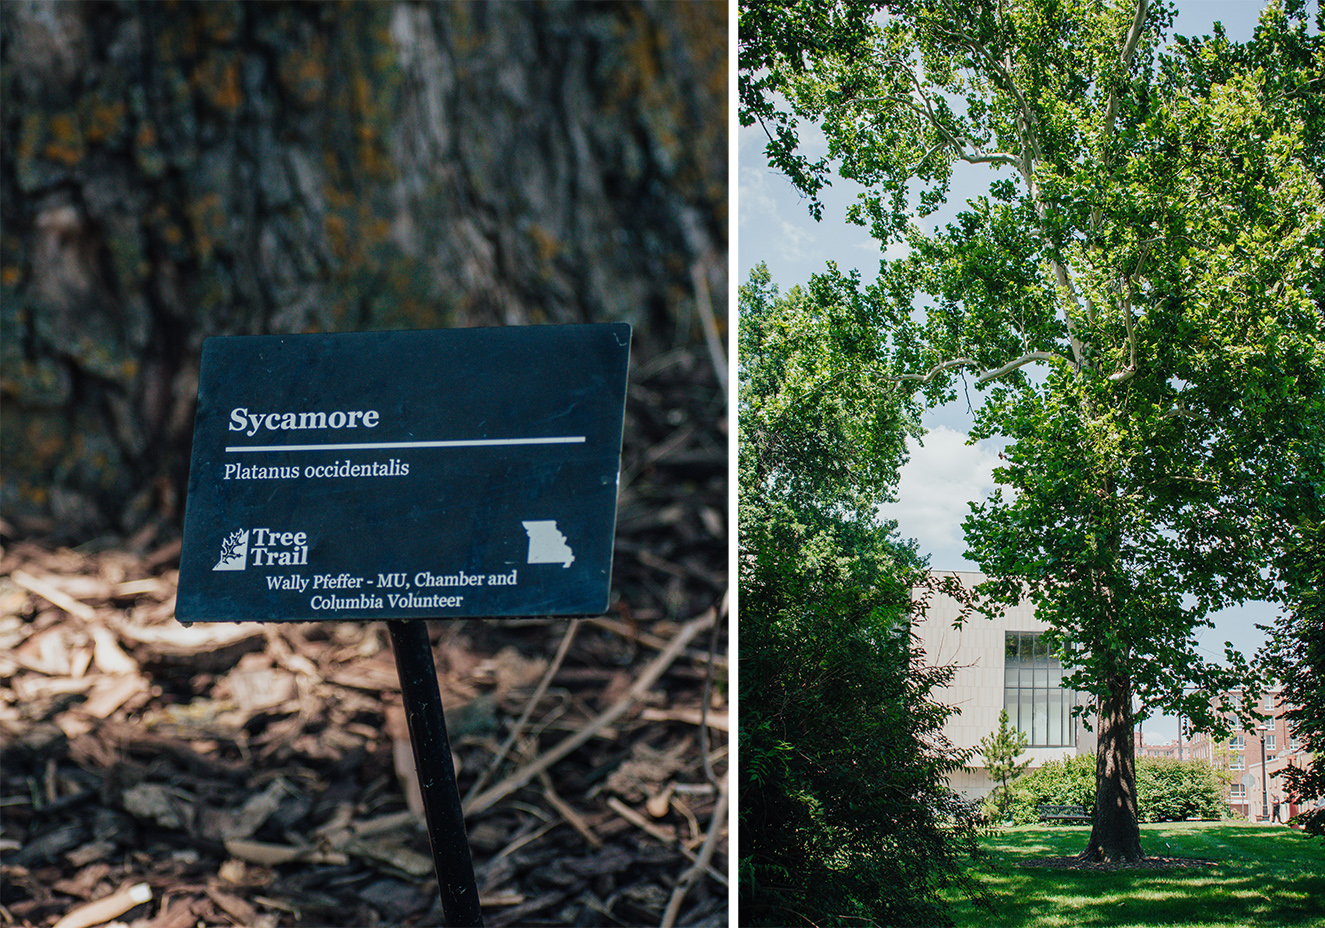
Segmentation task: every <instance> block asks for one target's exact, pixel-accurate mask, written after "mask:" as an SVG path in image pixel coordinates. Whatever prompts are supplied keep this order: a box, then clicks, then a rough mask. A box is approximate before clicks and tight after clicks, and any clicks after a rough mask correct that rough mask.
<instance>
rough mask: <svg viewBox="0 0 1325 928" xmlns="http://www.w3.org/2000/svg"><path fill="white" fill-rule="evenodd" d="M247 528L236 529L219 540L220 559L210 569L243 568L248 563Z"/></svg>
mask: <svg viewBox="0 0 1325 928" xmlns="http://www.w3.org/2000/svg"><path fill="white" fill-rule="evenodd" d="M248 531H249V530H248V529H246V528H243V529H236V530H235V531H233V532H231V533H230V534H229V536H227V537H226V539H225V540H224V541H222V542H221V559H220V560H219V561H217V562H216V566H215V567H213V568H212V570H243V569H244V568H245V567H246V566H247V564H248Z"/></svg>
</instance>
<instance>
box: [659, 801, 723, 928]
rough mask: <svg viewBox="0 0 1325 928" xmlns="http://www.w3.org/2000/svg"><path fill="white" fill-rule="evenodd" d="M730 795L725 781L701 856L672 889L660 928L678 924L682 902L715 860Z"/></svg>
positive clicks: (668, 927)
mask: <svg viewBox="0 0 1325 928" xmlns="http://www.w3.org/2000/svg"><path fill="white" fill-rule="evenodd" d="M728 795H729V794H728V791H727V783H726V781H723V782H722V783H721V784H720V785H719V787H718V801H717V803H715V804H714V806H713V815H712V817H711V818H710V819H709V830H708V835H707V836H706V837H705V838H704V846H703V847H701V848H700V849H699V857H698V858H696V860H695V862H694V864H693V865H692V866H691V867H690V869H689V870H687V871H686V872H685V873H683V874H682V875H681V879H680V880H678V881H677V883H676V887H675V888H674V889H673V890H672V897H671V898H670V899H668V900H667V910H666V911H665V912H664V913H663V919H662V922H661V923H660V925H659V928H672V926H673V925H675V924H676V917H677V916H678V915H679V914H680V913H681V903H682V902H684V901H685V897H686V895H687V894H688V893H689V892H690V887H692V886H694V885H695V883H696V882H698V881H699V877H700V875H701V874H703V873H705V872H706V871H708V870H709V869H710V868H709V863H710V861H712V860H713V852H714V851H715V850H717V848H718V836H719V835H721V834H722V826H723V825H724V824H725V823H726V821H727V800H728Z"/></svg>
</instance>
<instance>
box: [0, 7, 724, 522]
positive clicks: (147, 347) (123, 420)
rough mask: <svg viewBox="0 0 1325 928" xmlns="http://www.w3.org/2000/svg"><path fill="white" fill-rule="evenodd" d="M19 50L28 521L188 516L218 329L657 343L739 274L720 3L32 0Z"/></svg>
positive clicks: (5, 92)
mask: <svg viewBox="0 0 1325 928" xmlns="http://www.w3.org/2000/svg"><path fill="white" fill-rule="evenodd" d="M0 47H3V49H4V55H5V62H4V64H5V67H4V68H3V71H0V96H2V97H3V99H4V100H5V104H6V105H5V108H4V114H3V118H2V119H0V230H2V233H0V327H2V328H3V338H0V371H2V376H0V431H3V433H4V439H5V440H4V442H3V444H2V445H0V455H2V457H0V475H3V479H0V517H2V519H3V521H4V522H6V523H8V524H9V525H10V526H12V527H13V528H14V529H16V530H17V531H19V532H25V533H33V534H45V535H51V536H54V537H56V538H57V539H59V540H62V541H68V542H81V541H87V540H88V539H90V538H92V537H94V536H96V535H98V534H101V533H110V534H113V535H123V534H129V533H143V532H148V533H150V532H151V531H153V528H154V525H156V524H161V525H162V527H167V531H168V526H169V524H170V523H175V524H177V523H178V520H179V518H180V516H181V513H182V508H183V490H184V487H185V486H186V485H187V484H186V472H187V467H188V456H189V446H190V441H191V432H192V421H193V414H192V407H193V401H194V397H195V395H196V393H197V365H198V355H199V351H200V348H201V344H202V340H203V339H204V338H205V337H207V336H210V335H252V334H266V333H294V332H330V331H365V330H372V329H402V328H443V327H450V326H467V325H518V324H527V323H537V322H558V323H578V322H596V321H609V320H610V321H617V320H619V321H626V322H630V323H632V324H633V325H634V326H635V341H634V346H633V354H634V359H635V360H636V361H637V362H640V363H647V361H648V359H650V358H651V357H656V356H657V355H659V354H661V353H663V352H666V351H670V350H671V349H672V348H674V347H676V346H677V345H679V344H686V343H690V342H693V343H696V344H698V343H700V342H701V341H702V339H703V337H704V336H703V330H702V326H701V319H700V312H699V311H697V308H698V307H700V306H702V305H704V304H707V302H708V301H709V299H710V298H711V297H712V298H713V299H714V302H718V303H720V301H721V298H722V295H723V294H725V293H726V290H727V288H726V278H725V275H726V225H727V217H726V204H727V176H726V174H727V118H726V84H727V66H726V60H727V51H726V48H727V6H726V4H725V3H723V2H707V3H660V2H655V0H622V2H617V3H595V4H588V3H584V4H547V3H443V4H418V3H411V2H392V3H348V4H331V3H310V4H286V3H180V4H173V3H159V2H141V3H138V2H128V0H111V2H99V3H72V2H59V0H30V2H25V3H0ZM708 313H709V314H711V315H712V316H715V317H716V318H718V319H723V318H725V316H726V312H725V308H724V307H723V306H721V305H716V306H713V307H712V308H711V310H708ZM143 537H147V536H143Z"/></svg>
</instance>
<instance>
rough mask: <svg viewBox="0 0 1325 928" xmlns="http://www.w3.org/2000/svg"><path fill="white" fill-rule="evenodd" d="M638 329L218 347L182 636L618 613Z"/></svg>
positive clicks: (205, 408)
mask: <svg viewBox="0 0 1325 928" xmlns="http://www.w3.org/2000/svg"><path fill="white" fill-rule="evenodd" d="M629 354H630V326H628V325H626V324H624V323H613V324H605V325H572V326H520V327H511V328H492V329H451V330H443V331H410V332H373V333H358V334H336V335H264V336H237V337H228V338H211V339H208V340H207V341H206V342H205V343H204V345H203V356H202V371H201V378H200V384H199V388H198V411H197V417H196V420H195V423H194V433H193V457H192V463H191V465H190V471H189V495H188V501H187V511H186V513H185V521H184V551H183V555H182V557H181V562H180V578H179V597H178V600H177V605H176V615H177V617H178V618H179V619H180V621H182V622H202V621H252V620H279V619H300V620H303V619H337V620H343V619H379V618H385V619H401V618H445V617H448V616H454V617H461V616H501V615H586V614H596V613H601V612H603V611H604V610H605V609H606V608H607V599H608V587H609V584H610V580H611V567H612V536H613V532H614V530H615V525H616V497H617V477H618V473H619V470H620V463H621V429H622V420H623V416H624V409H625V390H626V369H627V365H628V361H629Z"/></svg>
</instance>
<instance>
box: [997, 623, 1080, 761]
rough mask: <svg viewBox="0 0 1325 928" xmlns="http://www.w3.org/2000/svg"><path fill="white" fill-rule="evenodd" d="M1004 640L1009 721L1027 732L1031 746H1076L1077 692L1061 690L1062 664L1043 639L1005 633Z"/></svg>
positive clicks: (1041, 637) (1004, 668)
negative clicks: (1075, 706)
mask: <svg viewBox="0 0 1325 928" xmlns="http://www.w3.org/2000/svg"><path fill="white" fill-rule="evenodd" d="M1003 641H1004V650H1003V707H1004V708H1005V709H1007V710H1008V719H1009V721H1011V722H1012V724H1013V725H1015V726H1016V727H1017V729H1018V730H1020V731H1023V732H1025V733H1026V736H1027V737H1028V738H1029V739H1030V746H1031V747H1037V748H1040V747H1071V746H1073V745H1075V744H1076V720H1075V719H1073V718H1072V707H1073V706H1074V705H1076V693H1075V692H1074V691H1072V690H1068V689H1064V688H1063V686H1062V682H1063V665H1062V664H1061V663H1059V661H1058V659H1057V658H1056V657H1053V656H1052V655H1050V654H1049V648H1048V646H1047V645H1046V644H1045V642H1044V636H1043V635H1039V634H1036V633H1034V632H1007V633H1005V635H1004V639H1003Z"/></svg>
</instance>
